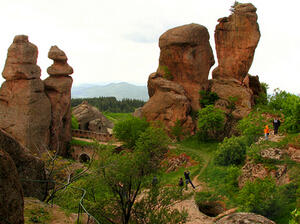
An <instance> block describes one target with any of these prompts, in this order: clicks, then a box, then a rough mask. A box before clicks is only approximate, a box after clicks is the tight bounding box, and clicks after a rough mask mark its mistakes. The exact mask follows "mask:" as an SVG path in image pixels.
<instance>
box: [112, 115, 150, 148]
mask: <svg viewBox="0 0 300 224" xmlns="http://www.w3.org/2000/svg"><path fill="white" fill-rule="evenodd" d="M148 127H149V123H148V122H147V121H146V120H145V119H139V118H136V117H132V118H129V119H127V120H124V121H120V122H118V123H117V124H116V125H115V127H114V129H113V132H114V135H115V136H116V138H117V139H118V140H119V141H123V142H124V143H125V145H126V147H128V148H130V149H132V148H133V147H134V146H135V144H136V141H137V139H138V138H139V137H140V134H141V133H143V132H144V131H145V130H146V129H147V128H148Z"/></svg>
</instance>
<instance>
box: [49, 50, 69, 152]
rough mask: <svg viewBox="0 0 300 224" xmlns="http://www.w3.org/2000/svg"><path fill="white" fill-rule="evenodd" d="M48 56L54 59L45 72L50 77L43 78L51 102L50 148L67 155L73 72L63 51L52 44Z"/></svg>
mask: <svg viewBox="0 0 300 224" xmlns="http://www.w3.org/2000/svg"><path fill="white" fill-rule="evenodd" d="M48 57H49V58H50V59H52V60H54V63H53V65H51V66H50V67H49V68H48V69H47V72H48V73H49V75H50V77H48V78H47V79H45V80H44V84H45V92H46V94H47V96H48V98H49V100H50V103H51V125H50V148H51V150H53V151H59V154H60V155H67V146H68V144H69V142H70V141H71V139H72V136H71V87H72V83H73V79H72V78H71V77H70V76H68V75H70V74H72V73H73V69H72V67H70V66H69V65H68V63H67V60H68V58H67V56H66V54H65V52H63V51H62V50H60V49H59V48H58V47H57V46H52V47H51V48H50V50H49V53H48Z"/></svg>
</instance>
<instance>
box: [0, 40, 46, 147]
mask: <svg viewBox="0 0 300 224" xmlns="http://www.w3.org/2000/svg"><path fill="white" fill-rule="evenodd" d="M37 55H38V50H37V47H36V46H35V45H33V44H32V43H30V42H29V41H28V37H27V36H25V35H20V36H16V37H15V38H14V41H13V43H12V45H11V46H10V47H9V49H8V53H7V59H6V63H5V67H4V70H3V73H2V75H3V77H4V78H5V79H6V81H5V82H4V83H3V84H2V86H1V89H0V115H1V116H0V128H2V129H4V130H5V131H7V132H8V133H10V134H12V135H13V136H14V137H15V138H16V139H17V140H18V141H19V142H20V143H22V144H23V145H24V146H26V147H28V148H29V149H30V150H32V151H34V152H38V151H39V150H42V149H43V148H44V147H47V146H48V144H49V126H50V118H51V107H50V102H49V99H48V98H47V96H46V94H45V92H44V84H43V82H42V80H41V79H40V75H41V70H40V68H39V67H38V66H37V65H36V61H37Z"/></svg>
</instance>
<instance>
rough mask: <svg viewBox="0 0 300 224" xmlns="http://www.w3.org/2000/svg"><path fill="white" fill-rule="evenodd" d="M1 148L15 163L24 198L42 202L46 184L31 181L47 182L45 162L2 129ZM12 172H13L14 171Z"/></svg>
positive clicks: (0, 135) (0, 131) (0, 136)
mask: <svg viewBox="0 0 300 224" xmlns="http://www.w3.org/2000/svg"><path fill="white" fill-rule="evenodd" d="M0 146H1V148H2V150H4V151H6V152H7V153H8V154H9V156H10V157H11V159H12V160H13V161H14V164H15V166H16V168H17V172H18V176H19V178H20V180H21V184H22V188H23V192H24V196H25V197H35V198H38V199H40V200H42V199H43V198H44V196H45V194H46V184H45V183H43V182H33V181H31V180H41V181H45V180H46V173H45V165H44V162H42V161H41V160H40V159H38V158H36V157H34V156H32V155H31V152H30V151H29V149H27V148H25V147H24V146H22V145H21V144H20V143H19V142H18V141H17V140H16V139H15V138H14V137H13V136H11V135H10V134H8V133H7V132H5V131H4V130H2V129H0ZM1 163H2V162H1ZM1 163H0V165H1ZM10 172H13V169H12V170H11V171H10ZM0 183H2V182H0ZM0 203H1V202H0ZM0 208H1V206H0Z"/></svg>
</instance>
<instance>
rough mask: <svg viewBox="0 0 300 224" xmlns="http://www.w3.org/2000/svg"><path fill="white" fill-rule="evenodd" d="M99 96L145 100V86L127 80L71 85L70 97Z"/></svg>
mask: <svg viewBox="0 0 300 224" xmlns="http://www.w3.org/2000/svg"><path fill="white" fill-rule="evenodd" d="M99 96H114V97H116V98H117V99H118V100H121V99H123V98H129V99H139V100H144V101H147V100H148V99H149V97H148V90H147V87H146V86H137V85H133V84H130V83H127V82H120V83H110V84H107V85H96V84H82V85H79V86H73V87H72V98H89V97H99Z"/></svg>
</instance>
